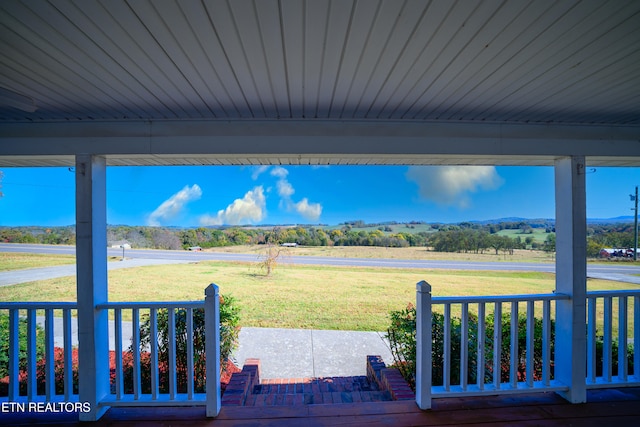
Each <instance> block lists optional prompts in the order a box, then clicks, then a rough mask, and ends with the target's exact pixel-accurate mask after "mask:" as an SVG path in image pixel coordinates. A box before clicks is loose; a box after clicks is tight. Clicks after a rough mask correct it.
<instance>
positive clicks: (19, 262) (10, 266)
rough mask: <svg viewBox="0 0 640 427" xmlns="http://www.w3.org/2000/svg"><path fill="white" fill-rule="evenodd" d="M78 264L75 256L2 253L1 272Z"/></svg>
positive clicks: (0, 260)
mask: <svg viewBox="0 0 640 427" xmlns="http://www.w3.org/2000/svg"><path fill="white" fill-rule="evenodd" d="M75 262H76V257H75V255H41V254H27V253H19V252H16V253H14V252H1V253H0V271H12V270H22V269H25V268H37V267H51V266H55V265H68V264H74V263H75Z"/></svg>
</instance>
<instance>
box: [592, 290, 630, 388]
mask: <svg viewBox="0 0 640 427" xmlns="http://www.w3.org/2000/svg"><path fill="white" fill-rule="evenodd" d="M614 308H617V312H618V315H617V318H615V319H614V311H615V310H614ZM600 314H601V315H600ZM600 319H602V320H601V321H600ZM630 321H631V323H632V326H633V333H631V332H630V329H631V328H630V325H629V324H630ZM614 322H615V323H614ZM616 324H617V327H618V334H617V340H614V326H616ZM599 333H601V334H602V335H600V334H599ZM630 343H631V344H632V345H633V347H632V349H633V358H631V357H630V354H629V353H628V347H629V344H630ZM600 360H601V362H600ZM630 367H631V368H632V369H633V371H632V373H631V375H630V369H629V368H630ZM638 385H640V290H623V291H597V292H587V384H586V386H587V388H603V387H621V386H629V387H636V386H638Z"/></svg>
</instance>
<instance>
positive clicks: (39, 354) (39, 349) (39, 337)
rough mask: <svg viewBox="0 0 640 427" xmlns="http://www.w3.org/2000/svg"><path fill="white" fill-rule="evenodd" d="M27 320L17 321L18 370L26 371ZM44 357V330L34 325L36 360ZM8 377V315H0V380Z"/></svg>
mask: <svg viewBox="0 0 640 427" xmlns="http://www.w3.org/2000/svg"><path fill="white" fill-rule="evenodd" d="M27 328H28V326H27V319H26V318H24V317H21V318H20V319H19V320H18V332H19V338H18V347H19V354H20V356H19V357H20V362H19V370H20V371H26V370H27ZM43 357H44V329H43V328H42V327H41V326H39V325H36V360H40V359H41V358H43ZM7 375H9V315H8V314H0V378H4V377H6V376H7Z"/></svg>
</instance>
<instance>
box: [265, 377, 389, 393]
mask: <svg viewBox="0 0 640 427" xmlns="http://www.w3.org/2000/svg"><path fill="white" fill-rule="evenodd" d="M353 391H380V387H379V386H378V384H377V383H376V382H371V381H369V379H368V378H367V377H365V376H355V377H325V378H303V379H295V378H294V379H268V380H262V382H261V384H258V385H256V386H254V387H253V390H252V393H254V394H298V393H327V392H330V393H333V392H353Z"/></svg>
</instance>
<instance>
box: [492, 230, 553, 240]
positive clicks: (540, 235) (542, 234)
mask: <svg viewBox="0 0 640 427" xmlns="http://www.w3.org/2000/svg"><path fill="white" fill-rule="evenodd" d="M531 231H532V233H528V234H526V233H525V234H523V233H522V231H520V230H500V231H498V232H497V233H496V234H498V235H499V236H508V237H510V238H512V239H515V238H516V237H520V239H521V240H522V241H523V242H524V241H525V239H526V238H527V237H533V241H534V242H536V243H544V242H545V240H547V236H549V234H551V233H547V232H546V231H545V229H544V228H533V229H532V230H531Z"/></svg>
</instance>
